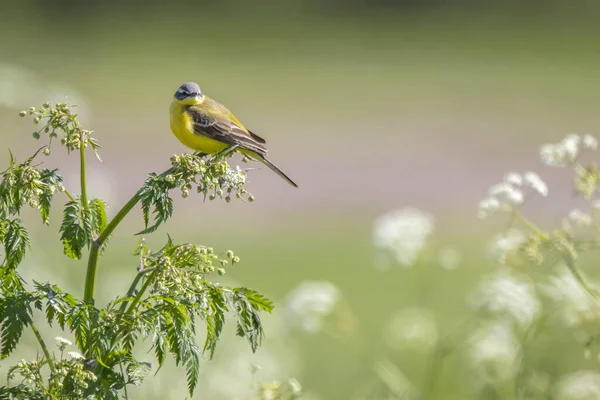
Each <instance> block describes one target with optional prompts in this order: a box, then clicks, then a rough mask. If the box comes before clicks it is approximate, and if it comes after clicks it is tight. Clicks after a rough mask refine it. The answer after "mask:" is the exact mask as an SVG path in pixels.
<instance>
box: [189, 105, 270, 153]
mask: <svg viewBox="0 0 600 400" xmlns="http://www.w3.org/2000/svg"><path fill="white" fill-rule="evenodd" d="M186 112H187V113H188V115H189V116H190V117H191V119H192V121H193V123H194V133H196V134H197V135H203V136H208V137H209V138H211V139H214V140H217V141H219V142H221V143H225V144H229V145H232V146H233V145H238V146H239V147H240V148H241V149H245V150H250V151H253V152H255V153H258V154H261V155H265V154H266V153H267V149H266V147H265V146H264V143H265V141H264V139H262V138H261V137H260V136H258V135H255V134H253V133H251V132H249V131H248V130H247V129H246V128H245V127H244V126H243V125H242V124H241V123H240V122H239V121H238V120H237V118H236V117H235V116H234V115H233V114H232V113H231V111H229V110H228V109H227V108H226V107H225V106H223V105H222V104H220V103H217V102H216V101H214V100H212V99H209V98H205V99H204V101H203V102H202V103H201V104H197V105H193V106H190V107H188V108H187V109H186Z"/></svg>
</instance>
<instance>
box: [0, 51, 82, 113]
mask: <svg viewBox="0 0 600 400" xmlns="http://www.w3.org/2000/svg"><path fill="white" fill-rule="evenodd" d="M45 101H49V102H50V103H53V104H54V103H64V102H66V103H69V104H76V105H77V109H76V112H77V115H78V119H79V121H80V122H83V123H84V124H89V123H90V119H91V108H90V107H89V106H88V104H87V102H86V101H85V98H84V96H83V95H82V94H81V93H79V92H78V91H77V90H75V88H73V87H71V86H69V85H68V84H66V83H61V82H48V81H46V80H45V79H43V77H41V76H38V75H36V74H35V73H34V71H33V70H31V69H29V68H27V67H25V66H23V65H19V64H8V63H2V62H0V106H5V107H9V108H12V109H14V110H19V111H20V110H22V109H25V108H29V107H30V106H35V105H37V104H39V103H42V102H45Z"/></svg>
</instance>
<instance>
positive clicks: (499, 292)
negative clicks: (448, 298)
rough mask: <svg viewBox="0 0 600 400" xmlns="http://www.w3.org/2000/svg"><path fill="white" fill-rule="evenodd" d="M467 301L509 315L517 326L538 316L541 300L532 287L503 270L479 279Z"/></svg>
mask: <svg viewBox="0 0 600 400" xmlns="http://www.w3.org/2000/svg"><path fill="white" fill-rule="evenodd" d="M470 303H471V305H472V306H473V307H474V308H475V309H477V310H481V311H485V312H488V313H491V314H494V315H497V316H506V315H508V316H510V317H511V318H513V319H514V320H515V321H516V322H517V323H518V324H519V325H520V326H521V327H523V328H527V327H529V326H530V325H531V324H532V323H533V322H534V321H535V320H536V319H537V317H538V316H539V314H540V310H541V307H542V304H541V302H540V300H539V299H538V297H537V295H536V293H535V289H534V287H533V286H532V285H531V284H530V283H529V282H527V281H525V280H523V279H519V278H517V277H515V276H513V275H511V274H510V273H508V272H507V271H500V272H497V273H496V274H494V275H492V276H491V277H490V278H489V279H487V280H486V281H484V282H482V283H481V284H480V285H479V287H478V288H477V289H476V290H475V292H474V293H473V295H471V297H470Z"/></svg>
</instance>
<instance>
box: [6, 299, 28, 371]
mask: <svg viewBox="0 0 600 400" xmlns="http://www.w3.org/2000/svg"><path fill="white" fill-rule="evenodd" d="M22 297H25V295H23V296H10V297H6V298H3V299H2V300H1V301H0V312H1V314H0V321H1V327H2V337H1V338H0V344H1V348H0V358H2V359H4V358H6V357H8V356H9V355H10V353H11V352H12V351H13V350H14V349H15V347H16V346H17V343H18V342H19V339H20V338H21V335H22V334H23V328H24V327H25V326H26V325H27V324H29V322H30V321H31V317H30V314H29V313H30V309H29V307H28V305H27V304H26V303H25V301H24V300H23V298H22Z"/></svg>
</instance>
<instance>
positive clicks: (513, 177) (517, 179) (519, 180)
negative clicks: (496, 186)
mask: <svg viewBox="0 0 600 400" xmlns="http://www.w3.org/2000/svg"><path fill="white" fill-rule="evenodd" d="M504 181H505V182H507V183H509V184H511V185H514V186H521V185H523V177H522V176H521V174H518V173H516V172H510V173H508V174H506V176H505V177H504Z"/></svg>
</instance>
